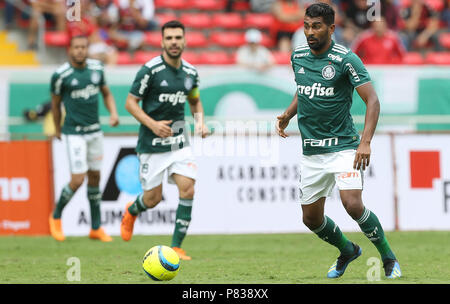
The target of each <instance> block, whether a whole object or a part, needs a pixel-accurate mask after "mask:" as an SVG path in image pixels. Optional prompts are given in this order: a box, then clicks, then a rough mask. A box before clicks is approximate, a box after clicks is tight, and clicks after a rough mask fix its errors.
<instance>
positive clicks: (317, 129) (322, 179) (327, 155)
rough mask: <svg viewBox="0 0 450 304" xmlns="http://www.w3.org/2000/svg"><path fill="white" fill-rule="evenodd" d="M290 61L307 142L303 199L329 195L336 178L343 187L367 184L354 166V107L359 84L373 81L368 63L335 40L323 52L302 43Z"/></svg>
mask: <svg viewBox="0 0 450 304" xmlns="http://www.w3.org/2000/svg"><path fill="white" fill-rule="evenodd" d="M291 63H292V68H293V70H294V73H295V82H296V84H297V97H298V108H297V118H298V126H299V129H300V133H301V136H302V146H303V156H302V165H301V167H302V176H301V181H300V190H301V193H302V197H301V202H302V204H310V203H313V202H315V201H316V200H317V199H319V198H320V197H323V196H329V195H330V193H331V191H332V190H333V188H334V185H335V183H337V184H338V187H339V189H341V190H343V189H362V172H359V171H355V170H354V169H353V160H354V154H355V152H356V149H357V147H358V145H359V135H358V132H357V130H356V128H355V126H354V123H353V119H352V117H351V114H350V108H351V106H352V101H353V100H352V98H353V91H354V89H355V88H357V87H358V86H361V85H363V84H365V83H367V82H369V81H370V76H369V74H368V72H367V70H366V68H365V67H364V65H363V63H362V62H361V60H360V59H359V57H358V56H357V55H356V54H354V53H353V52H352V51H351V50H349V49H347V48H346V47H344V46H342V45H339V44H336V43H335V42H334V41H332V43H331V46H330V47H329V49H328V50H327V51H325V52H324V53H322V54H320V55H318V56H316V55H314V54H313V53H312V52H311V50H310V49H309V46H308V45H307V44H305V45H300V46H298V47H297V48H296V49H295V50H294V51H293V53H292V56H291ZM348 150H349V151H348Z"/></svg>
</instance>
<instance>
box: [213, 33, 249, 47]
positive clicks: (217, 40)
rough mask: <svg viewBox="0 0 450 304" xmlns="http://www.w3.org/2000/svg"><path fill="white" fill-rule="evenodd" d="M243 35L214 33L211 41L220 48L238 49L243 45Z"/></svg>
mask: <svg viewBox="0 0 450 304" xmlns="http://www.w3.org/2000/svg"><path fill="white" fill-rule="evenodd" d="M244 35H245V33H241V32H214V33H212V34H211V36H210V38H211V41H212V42H213V43H214V44H216V45H218V46H221V47H234V48H235V47H239V46H241V45H243V44H245V37H244Z"/></svg>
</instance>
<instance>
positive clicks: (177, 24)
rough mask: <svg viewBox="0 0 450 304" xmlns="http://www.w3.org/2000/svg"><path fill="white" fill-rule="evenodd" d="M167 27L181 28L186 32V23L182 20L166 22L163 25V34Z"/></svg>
mask: <svg viewBox="0 0 450 304" xmlns="http://www.w3.org/2000/svg"><path fill="white" fill-rule="evenodd" d="M166 28H181V29H182V30H183V34H184V25H183V23H181V22H180V21H177V20H171V21H169V22H166V23H164V24H163V26H162V27H161V34H163V35H164V30H165V29H166Z"/></svg>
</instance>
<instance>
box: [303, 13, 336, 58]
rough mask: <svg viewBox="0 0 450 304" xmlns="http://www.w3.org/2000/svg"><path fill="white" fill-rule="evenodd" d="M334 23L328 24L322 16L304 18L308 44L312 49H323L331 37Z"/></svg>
mask: <svg viewBox="0 0 450 304" xmlns="http://www.w3.org/2000/svg"><path fill="white" fill-rule="evenodd" d="M333 28H334V25H331V26H328V25H326V24H325V23H324V22H323V20H322V18H321V17H315V18H311V17H308V16H306V17H305V20H304V31H305V36H306V41H307V42H308V46H309V47H310V48H311V49H312V50H321V49H323V47H324V46H325V45H326V44H327V42H328V41H329V40H330V39H331V34H332V33H333Z"/></svg>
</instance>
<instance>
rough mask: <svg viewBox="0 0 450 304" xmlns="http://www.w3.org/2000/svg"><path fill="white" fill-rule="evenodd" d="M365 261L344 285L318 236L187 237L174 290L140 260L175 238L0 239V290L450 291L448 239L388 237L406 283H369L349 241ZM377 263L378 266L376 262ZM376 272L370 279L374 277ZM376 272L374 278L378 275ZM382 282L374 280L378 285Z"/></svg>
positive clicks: (370, 253)
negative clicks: (76, 274) (354, 287)
mask: <svg viewBox="0 0 450 304" xmlns="http://www.w3.org/2000/svg"><path fill="white" fill-rule="evenodd" d="M346 235H347V236H348V237H349V239H351V240H352V241H354V242H356V243H358V244H359V245H360V246H361V247H362V249H363V254H362V256H361V257H359V258H358V259H357V260H356V261H354V262H352V263H351V264H350V265H349V267H348V268H347V271H346V273H345V274H344V276H343V277H341V278H339V279H334V280H330V279H327V278H326V273H327V270H328V267H329V266H330V265H331V264H332V263H333V262H334V260H335V259H336V257H337V256H338V251H337V249H335V248H334V247H332V246H330V245H328V244H327V243H325V242H323V241H322V240H320V239H319V238H317V237H316V236H315V235H313V234H312V233H302V234H259V235H188V236H187V238H186V239H185V241H184V246H183V247H184V248H185V249H186V251H187V252H188V254H190V255H191V256H192V257H193V259H192V261H181V265H180V272H179V273H178V275H177V277H175V279H173V280H172V281H169V282H154V281H152V280H150V279H149V278H148V277H147V276H146V274H145V273H144V271H143V270H142V267H141V261H142V257H143V256H144V254H145V252H146V251H147V250H148V249H149V248H151V247H152V246H154V245H167V244H170V236H141V235H135V236H134V237H133V239H132V240H131V241H130V242H123V241H122V240H121V239H120V237H114V241H113V242H111V243H100V242H98V241H92V240H90V239H88V237H68V238H67V239H66V241H65V242H63V243H59V242H57V241H55V240H53V239H52V238H51V237H17V236H5V237H0V261H2V262H1V263H0V283H2V284H5V283H6V284H9V283H18V284H21V283H48V284H53V283H61V284H65V283H67V284H73V283H83V284H97V283H98V284H122V283H124V284H127V283H134V284H172V283H176V284H198V283H203V284H241V283H243V284H244V283H245V284H247V283H248V284H272V283H274V284H279V283H282V284H317V283H318V284H325V283H333V284H335V283H338V284H339V283H340V284H366V283H368V284H380V283H382V284H383V283H388V284H396V283H410V284H411V283H412V284H414V283H427V284H436V283H437V284H449V283H450V242H449V240H450V231H429V232H388V233H386V235H387V237H388V240H389V243H390V244H391V247H392V248H393V250H394V252H395V254H396V255H397V258H398V259H399V261H400V266H401V268H402V272H403V277H402V278H400V279H397V280H388V279H385V278H384V271H383V269H382V268H381V273H380V274H381V280H380V281H371V280H369V279H368V277H367V273H368V272H369V274H370V273H371V274H372V275H371V276H370V277H371V278H374V277H373V275H374V274H376V269H377V266H376V264H371V265H368V260H369V259H370V258H371V257H375V258H379V254H378V252H377V251H376V249H375V247H374V246H373V245H372V244H371V243H370V241H369V240H368V239H367V238H366V237H365V236H364V235H363V234H362V233H346ZM70 257H76V258H78V259H79V261H80V270H81V272H80V281H69V280H68V279H67V272H68V271H69V269H70V268H71V266H72V265H67V262H68V259H69V258H70ZM375 261H376V260H375ZM371 267H375V268H371ZM371 269H372V271H371ZM374 271H375V272H374ZM375 278H376V277H375Z"/></svg>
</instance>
